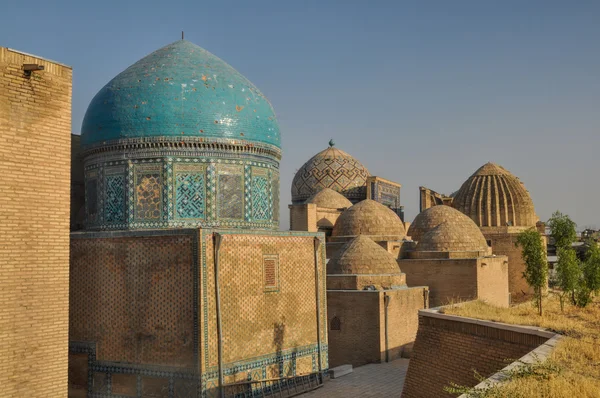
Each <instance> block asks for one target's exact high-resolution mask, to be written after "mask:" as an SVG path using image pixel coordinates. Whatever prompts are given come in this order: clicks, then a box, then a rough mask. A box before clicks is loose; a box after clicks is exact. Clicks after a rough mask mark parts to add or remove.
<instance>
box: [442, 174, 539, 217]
mask: <svg viewBox="0 0 600 398" xmlns="http://www.w3.org/2000/svg"><path fill="white" fill-rule="evenodd" d="M452 206H453V207H454V208H456V209H457V210H459V211H461V212H463V213H464V214H466V215H467V216H469V217H470V218H471V219H472V220H473V221H475V223H476V224H477V225H478V226H480V227H496V226H535V224H536V222H537V221H538V220H539V219H538V217H537V216H536V214H535V210H534V207H533V201H532V200H531V196H529V192H528V191H527V189H525V186H524V185H523V183H522V182H521V181H520V180H519V179H518V178H517V177H515V176H514V175H513V174H511V173H510V172H509V171H508V170H506V169H504V168H503V167H502V166H499V165H497V164H494V163H486V164H484V165H483V166H481V167H480V168H479V169H478V170H477V171H476V172H475V173H474V174H473V175H471V177H469V178H468V179H467V181H465V182H464V184H462V186H461V187H460V189H459V190H458V192H457V194H456V196H455V197H454V200H453V202H452Z"/></svg>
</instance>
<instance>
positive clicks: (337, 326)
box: [329, 316, 342, 330]
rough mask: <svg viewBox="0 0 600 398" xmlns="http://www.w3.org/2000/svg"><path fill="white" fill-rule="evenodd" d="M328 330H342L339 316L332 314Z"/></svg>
mask: <svg viewBox="0 0 600 398" xmlns="http://www.w3.org/2000/svg"><path fill="white" fill-rule="evenodd" d="M329 329H330V330H342V322H341V321H340V318H338V317H337V316H334V317H333V319H332V320H331V325H330V328H329Z"/></svg>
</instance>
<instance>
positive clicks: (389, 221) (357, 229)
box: [332, 199, 406, 239]
mask: <svg viewBox="0 0 600 398" xmlns="http://www.w3.org/2000/svg"><path fill="white" fill-rule="evenodd" d="M355 235H376V236H394V237H397V238H398V239H401V238H403V237H404V236H406V231H405V230H404V224H402V221H401V220H400V217H398V215H397V214H396V213H394V212H393V211H392V210H390V209H388V208H387V207H385V206H384V205H382V204H381V203H379V202H376V201H374V200H371V199H365V200H363V201H361V202H358V203H357V204H355V205H354V206H352V207H350V208H349V209H348V210H346V211H345V212H343V213H342V215H341V216H340V217H339V218H338V219H337V221H336V223H335V226H334V227H333V232H332V236H355Z"/></svg>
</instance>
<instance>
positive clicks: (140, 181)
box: [134, 165, 163, 221]
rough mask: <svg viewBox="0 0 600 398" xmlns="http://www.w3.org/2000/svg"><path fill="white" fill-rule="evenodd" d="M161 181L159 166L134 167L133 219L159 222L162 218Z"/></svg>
mask: <svg viewBox="0 0 600 398" xmlns="http://www.w3.org/2000/svg"><path fill="white" fill-rule="evenodd" d="M162 191H163V181H162V173H161V166H160V165H153V166H145V167H143V168H142V167H139V168H138V167H136V170H135V192H134V198H135V199H134V201H135V203H134V207H135V219H136V220H141V221H159V220H160V219H161V217H162V206H163V203H162V195H163V192H162Z"/></svg>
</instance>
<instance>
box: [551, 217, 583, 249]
mask: <svg viewBox="0 0 600 398" xmlns="http://www.w3.org/2000/svg"><path fill="white" fill-rule="evenodd" d="M547 225H548V227H550V230H551V231H552V232H551V234H550V236H552V238H554V244H555V245H556V249H557V252H558V251H560V250H561V249H566V248H569V247H571V244H572V243H573V242H575V241H576V240H577V232H576V230H575V228H577V224H575V222H574V221H573V220H571V218H569V216H568V215H566V214H562V213H561V212H560V211H558V210H557V211H555V212H554V213H553V214H552V217H550V219H549V220H548V223H547ZM559 255H560V254H559Z"/></svg>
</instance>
